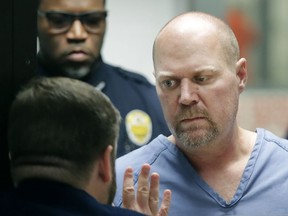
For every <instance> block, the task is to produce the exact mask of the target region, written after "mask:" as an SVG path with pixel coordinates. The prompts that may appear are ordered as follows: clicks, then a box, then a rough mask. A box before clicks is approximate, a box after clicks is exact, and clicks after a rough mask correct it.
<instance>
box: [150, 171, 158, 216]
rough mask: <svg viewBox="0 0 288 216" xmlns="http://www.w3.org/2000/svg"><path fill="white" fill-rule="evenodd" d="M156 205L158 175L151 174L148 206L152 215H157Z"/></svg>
mask: <svg viewBox="0 0 288 216" xmlns="http://www.w3.org/2000/svg"><path fill="white" fill-rule="evenodd" d="M158 203H159V175H158V173H152V174H151V177H150V194H149V206H150V210H151V212H152V215H156V214H157V212H158Z"/></svg>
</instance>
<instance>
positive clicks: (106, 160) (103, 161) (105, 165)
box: [98, 145, 113, 183]
mask: <svg viewBox="0 0 288 216" xmlns="http://www.w3.org/2000/svg"><path fill="white" fill-rule="evenodd" d="M112 150H113V147H112V145H109V146H107V147H106V149H105V151H104V153H103V155H102V156H101V157H100V158H99V161H98V176H99V178H100V179H101V180H102V181H103V182H104V183H106V182H110V181H111V179H112V173H113V170H112V165H111V154H112Z"/></svg>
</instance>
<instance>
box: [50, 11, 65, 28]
mask: <svg viewBox="0 0 288 216" xmlns="http://www.w3.org/2000/svg"><path fill="white" fill-rule="evenodd" d="M48 20H49V22H50V24H51V25H52V27H56V28H60V27H63V26H66V25H67V24H69V18H67V17H65V16H64V15H62V14H51V15H49V16H48Z"/></svg>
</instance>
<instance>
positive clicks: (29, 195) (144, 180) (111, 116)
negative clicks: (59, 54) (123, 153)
mask: <svg viewBox="0 0 288 216" xmlns="http://www.w3.org/2000/svg"><path fill="white" fill-rule="evenodd" d="M120 119H121V117H120V114H119V112H118V110H117V109H116V108H115V107H114V106H113V105H112V103H111V102H110V101H109V99H108V98H107V97H106V96H105V95H104V94H102V93H101V92H100V91H98V90H96V89H95V88H94V87H92V86H91V85H88V84H86V83H84V82H81V81H78V80H74V79H69V78H42V79H35V80H32V81H31V82H30V83H29V84H27V86H25V88H24V89H23V90H22V91H21V92H20V93H19V94H18V95H17V97H16V99H15V101H14V102H13V104H12V107H11V110H10V116H9V127H8V143H9V152H10V158H11V173H12V179H13V182H14V185H15V189H13V190H12V191H7V192H3V193H0V203H1V205H0V215H3V216H4V215H5V216H6V215H13V216H17V215H21V216H22V215H27V216H36V215H37V216H40V215H41V216H46V215H47V216H48V215H53V216H54V215H55V216H56V215H59V216H60V215H61V216H68V215H71V216H72V215H73V216H76V215H79V216H80V215H81V216H82V215H87V216H88V215H91V216H97V215H101V216H104V215H107V216H108V215H117V216H118V215H135V216H136V215H139V216H140V215H142V214H139V213H136V212H135V211H136V210H137V211H139V212H143V213H144V214H146V215H153V216H156V215H157V216H167V215H168V210H169V203H170V199H171V198H170V197H171V192H170V191H166V192H165V194H164V196H165V197H166V198H167V199H166V200H165V201H164V202H162V204H161V207H160V209H159V211H158V201H157V198H158V187H159V175H158V174H157V173H153V174H152V175H151V182H150V186H149V182H148V181H149V176H148V175H149V170H150V167H149V165H148V164H144V165H143V167H142V172H141V174H140V181H141V183H140V185H141V186H140V187H139V189H141V188H142V187H145V188H146V189H147V190H148V193H149V196H147V193H146V192H147V191H141V190H138V192H137V197H136V196H135V194H134V191H133V189H134V188H133V178H132V177H133V174H132V173H131V172H132V170H131V168H130V169H129V168H128V169H127V171H126V172H125V180H124V184H125V185H124V191H125V193H124V194H123V197H124V199H126V200H127V202H128V203H129V208H130V209H133V210H135V211H128V210H126V209H120V208H116V207H112V206H111V203H112V200H113V197H114V194H115V190H116V184H115V170H114V163H115V154H116V152H115V149H116V143H117V138H118V132H119V125H120ZM126 187H127V189H126ZM131 189H132V190H131ZM135 197H136V198H135ZM150 200H154V201H155V202H154V203H152V202H149V201H150Z"/></svg>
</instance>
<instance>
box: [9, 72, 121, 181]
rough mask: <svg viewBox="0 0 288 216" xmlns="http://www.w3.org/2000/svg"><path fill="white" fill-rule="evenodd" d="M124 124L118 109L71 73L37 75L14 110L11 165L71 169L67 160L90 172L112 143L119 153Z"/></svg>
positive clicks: (71, 164) (23, 91) (72, 167)
mask: <svg viewBox="0 0 288 216" xmlns="http://www.w3.org/2000/svg"><path fill="white" fill-rule="evenodd" d="M119 124H120V114H119V112H118V110H117V109H116V108H115V107H114V106H113V105H112V103H111V102H110V100H109V99H108V98H107V97H106V96H105V95H104V94H103V93H101V92H100V91H98V90H96V89H95V88H94V87H93V86H91V85H89V84H86V83H84V82H82V81H79V80H73V79H70V78H57V77H56V78H37V79H34V80H32V81H31V82H29V84H28V85H27V86H26V87H25V88H24V89H23V90H22V91H21V92H20V93H19V94H18V95H17V97H16V99H15V101H14V102H13V104H12V107H11V110H10V116H9V127H8V143H9V149H10V155H11V167H12V170H13V168H19V167H20V168H21V167H22V166H27V165H28V166H29V165H36V166H37V165H40V166H42V165H44V166H46V165H47V166H59V167H60V168H61V169H66V168H67V166H66V165H67V164H68V167H69V168H67V169H68V171H69V172H71V173H73V172H74V173H77V174H78V175H79V170H81V172H83V173H82V174H83V175H84V176H85V175H86V174H87V175H89V168H90V167H91V166H92V164H93V163H94V162H95V161H96V160H97V158H98V157H99V156H101V154H102V153H103V151H104V150H105V149H106V148H107V146H108V145H112V146H113V147H114V152H113V155H115V151H116V147H115V143H116V141H117V138H118V133H119ZM113 159H114V157H113ZM62 162H65V163H62ZM75 171H76V172H75ZM87 175H86V176H85V177H84V176H83V177H84V178H86V177H87Z"/></svg>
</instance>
